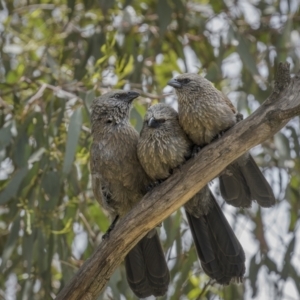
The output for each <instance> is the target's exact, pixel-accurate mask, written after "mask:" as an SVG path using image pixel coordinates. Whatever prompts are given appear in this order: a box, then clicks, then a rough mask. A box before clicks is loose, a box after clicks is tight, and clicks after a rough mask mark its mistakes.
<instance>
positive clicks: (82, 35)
mask: <svg viewBox="0 0 300 300" xmlns="http://www.w3.org/2000/svg"><path fill="white" fill-rule="evenodd" d="M0 5H1V11H0V33H1V35H0V41H1V42H0V55H1V59H0V108H1V110H0V125H1V129H0V159H1V170H0V176H1V177H0V178H1V181H0V187H1V192H0V217H1V219H0V252H1V253H2V256H1V267H0V271H1V273H2V274H3V275H4V276H0V298H1V297H2V298H5V299H37V300H38V299H52V298H55V295H56V294H57V292H58V291H59V290H60V289H61V288H62V287H63V286H64V285H65V284H66V283H67V282H68V280H69V279H70V278H71V277H72V276H73V274H74V272H75V271H76V269H77V268H78V267H79V266H80V265H81V263H82V261H83V260H85V259H87V258H88V257H89V256H90V255H91V253H92V252H93V249H94V248H95V245H97V244H98V243H99V242H100V241H101V235H102V234H103V232H105V230H106V229H107V227H108V220H107V218H106V217H105V216H104V214H103V212H102V211H101V209H100V208H99V206H98V204H97V203H96V202H95V201H94V198H93V195H92V192H91V184H90V176H89V168H88V161H89V145H90V142H91V139H90V130H89V127H90V123H89V106H90V104H91V101H92V99H93V98H94V97H95V96H97V95H100V94H101V93H103V92H105V91H107V90H108V89H110V88H129V87H130V88H133V89H135V90H138V91H140V92H141V94H142V97H141V98H140V100H139V101H138V102H137V103H136V104H135V107H134V109H133V111H132V124H134V125H135V126H136V128H137V129H140V128H141V122H142V118H143V115H144V113H145V111H146V108H147V106H148V105H149V104H150V103H151V102H152V103H153V102H156V101H167V102H169V103H174V97H173V96H172V95H170V94H169V92H170V91H171V90H170V89H168V88H165V86H166V82H167V81H168V80H169V79H170V78H172V77H173V75H174V74H176V73H180V72H186V71H193V72H200V73H201V74H204V75H206V77H207V78H208V79H209V80H211V81H212V82H213V83H214V84H215V85H216V87H217V88H219V89H221V90H222V91H223V92H224V93H225V94H228V96H229V97H230V98H231V99H232V101H233V102H234V103H235V104H236V105H237V107H238V109H239V110H240V111H241V112H242V113H243V114H244V115H245V116H246V115H248V114H250V113H251V112H252V111H253V110H255V109H256V108H257V107H258V106H259V104H260V103H262V101H264V100H265V99H266V97H267V96H268V95H269V94H270V91H271V89H272V86H271V82H272V80H273V78H274V74H275V73H276V66H277V64H278V62H279V61H285V60H288V61H289V62H290V63H291V70H292V72H294V71H297V70H299V68H300V51H299V49H300V35H299V32H300V22H299V20H300V16H299V13H298V9H299V3H298V1H296V0H280V1H279V0H262V1H249V2H248V1H242V0H241V1H230V0H226V1H225V0H223V1H205V0H190V1H186V0H174V1H170V0H160V1H154V0H142V1H133V0H122V1H121V0H120V1H113V0H111V1H104V0H99V1H90V0H77V1H75V0H68V1H57V0H54V1H47V0H31V1H30V0H28V1H24V0H19V1H7V0H2V2H0ZM166 93H167V95H166V96H162V95H164V94H166ZM299 136H300V131H299V120H298V119H295V120H293V121H291V122H290V123H289V124H288V125H287V126H286V127H285V128H284V129H283V130H282V131H281V132H280V133H278V134H276V135H275V136H274V137H272V138H270V139H269V140H268V141H266V142H265V143H264V144H263V145H262V146H260V147H257V148H256V149H255V151H254V152H253V154H254V155H255V156H256V157H255V158H256V160H257V162H258V163H259V165H260V166H261V167H262V168H263V169H264V172H265V174H266V176H267V178H268V179H269V181H270V182H271V184H272V186H273V188H274V191H275V193H276V197H277V200H278V203H277V205H276V206H275V207H274V208H271V209H268V210H267V209H259V208H258V207H257V206H256V205H253V208H252V209H250V210H235V209H233V208H228V207H226V206H223V208H224V210H225V211H226V212H227V216H228V217H229V219H230V221H231V224H232V225H233V227H234V229H235V231H236V233H237V236H238V237H239V239H240V240H241V242H242V244H243V246H244V248H245V251H246V255H247V258H248V260H247V273H246V280H245V285H239V286H236V285H231V286H229V287H226V288H223V287H219V286H216V285H212V286H209V285H208V284H207V283H208V282H209V280H208V278H207V276H205V275H204V274H203V273H202V272H201V269H200V267H199V263H198V262H197V257H196V253H195V249H194V246H193V245H191V237H190V233H189V231H188V227H187V223H186V221H185V219H184V217H183V216H182V214H181V212H180V211H178V212H177V213H175V214H173V215H172V216H171V217H170V218H168V219H167V220H166V221H165V222H164V226H163V229H162V231H161V237H162V240H163V245H164V249H165V251H166V253H167V258H168V261H169V266H170V269H171V278H172V283H171V286H170V289H169V292H168V295H167V296H166V297H165V299H239V298H240V299H242V298H245V299H246V298H248V299H249V298H255V297H256V298H258V297H259V298H261V297H263V298H264V299H275V298H276V297H278V299H285V298H286V297H287V295H290V296H291V297H294V298H295V299H296V298H299V297H300V296H299V295H300V285H299V282H300V278H299V275H300V272H299V263H300V261H299V254H300V253H299V250H297V245H299V230H298V226H299V222H298V214H299V213H298V212H299V208H300V207H299V206H300V204H299V203H300V202H299V197H300V190H299V186H300V159H299V157H300V139H299ZM216 193H217V194H218V188H217V187H216ZM220 200H221V199H220ZM298 248H299V247H298ZM124 278H125V273H124V268H123V266H121V267H120V268H119V269H118V270H117V271H116V272H115V274H114V275H113V277H112V278H111V280H110V282H109V285H108V288H107V289H106V291H105V292H104V293H103V295H101V296H100V298H99V299H119V298H120V297H121V296H120V295H124V296H125V298H126V299H133V298H134V296H133V294H132V292H131V291H130V290H129V288H128V285H127V283H126V281H125V280H124ZM210 283H212V282H210ZM123 299H124V298H123ZM261 299H262V298H261Z"/></svg>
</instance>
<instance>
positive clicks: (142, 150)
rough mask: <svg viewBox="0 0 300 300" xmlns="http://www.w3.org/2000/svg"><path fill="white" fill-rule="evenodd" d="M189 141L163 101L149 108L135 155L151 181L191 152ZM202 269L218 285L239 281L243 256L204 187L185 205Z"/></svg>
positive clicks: (179, 163)
mask: <svg viewBox="0 0 300 300" xmlns="http://www.w3.org/2000/svg"><path fill="white" fill-rule="evenodd" d="M191 146H192V142H191V141H190V140H189V139H188V137H187V136H186V134H185V133H184V131H183V129H182V128H181V127H180V125H179V122H178V115H177V112H176V111H175V110H174V109H172V108H171V107H169V106H167V105H166V104H162V103H160V104H157V105H154V106H152V107H150V108H149V109H148V111H147V113H146V116H145V122H144V126H143V128H142V131H141V136H140V139H139V142H138V148H137V149H138V150H137V151H138V158H139V160H140V162H141V164H142V166H143V167H144V169H145V171H146V172H147V174H148V175H149V176H150V178H151V179H152V180H153V181H156V180H163V179H166V178H167V177H169V176H170V174H171V172H172V170H173V169H175V168H177V167H179V166H180V165H181V164H182V163H184V162H185V157H189V156H190V154H191ZM185 211H186V215H187V219H188V222H189V225H190V228H191V231H192V235H193V238H194V242H195V246H196V250H197V253H198V256H199V259H200V261H201V265H202V267H203V270H204V271H205V273H206V274H207V275H209V276H210V277H211V278H213V279H216V281H217V282H218V283H220V284H228V283H229V282H230V281H231V280H236V281H241V280H242V278H243V275H244V272H245V255H244V251H243V248H242V246H241V245H240V243H239V241H238V240H237V238H236V237H235V235H234V232H233V231H232V229H231V227H230V225H229V224H228V222H227V220H226V218H225V216H224V215H223V213H222V211H221V209H220V207H219V205H218V204H217V202H216V200H215V199H214V196H213V194H212V193H211V192H210V190H209V188H208V186H206V187H205V188H203V189H202V190H201V191H200V192H199V193H197V194H196V195H195V196H194V197H193V198H192V199H191V200H189V201H188V202H187V203H186V204H185Z"/></svg>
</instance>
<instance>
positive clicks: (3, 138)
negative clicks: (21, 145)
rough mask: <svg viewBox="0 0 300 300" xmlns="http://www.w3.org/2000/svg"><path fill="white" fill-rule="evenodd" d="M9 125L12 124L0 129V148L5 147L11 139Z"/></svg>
mask: <svg viewBox="0 0 300 300" xmlns="http://www.w3.org/2000/svg"><path fill="white" fill-rule="evenodd" d="M11 127H12V124H10V125H9V126H7V127H3V128H1V130H0V150H2V149H4V148H5V147H7V146H8V145H9V143H10V140H11Z"/></svg>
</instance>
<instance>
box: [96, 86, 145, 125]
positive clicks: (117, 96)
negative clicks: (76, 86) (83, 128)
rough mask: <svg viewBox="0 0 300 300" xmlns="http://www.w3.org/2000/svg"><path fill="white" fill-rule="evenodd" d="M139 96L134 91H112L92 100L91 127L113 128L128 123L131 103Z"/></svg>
mask: <svg viewBox="0 0 300 300" xmlns="http://www.w3.org/2000/svg"><path fill="white" fill-rule="evenodd" d="M138 96H139V93H137V92H135V91H123V90H114V91H110V92H108V93H106V94H103V95H102V96H100V97H98V98H96V99H94V101H93V103H92V107H91V110H92V113H91V119H92V125H94V124H97V125H99V126H103V127H110V126H115V125H118V124H120V123H123V122H128V121H129V113H130V109H131V103H132V101H133V100H134V99H135V98H137V97H138Z"/></svg>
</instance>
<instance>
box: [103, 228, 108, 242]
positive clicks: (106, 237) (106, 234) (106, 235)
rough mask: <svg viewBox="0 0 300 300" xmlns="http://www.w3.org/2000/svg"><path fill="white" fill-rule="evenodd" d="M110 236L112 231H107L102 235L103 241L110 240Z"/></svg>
mask: <svg viewBox="0 0 300 300" xmlns="http://www.w3.org/2000/svg"><path fill="white" fill-rule="evenodd" d="M109 234H110V231H109V230H107V231H106V232H105V233H104V234H103V235H102V241H104V240H106V239H108V238H109Z"/></svg>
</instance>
